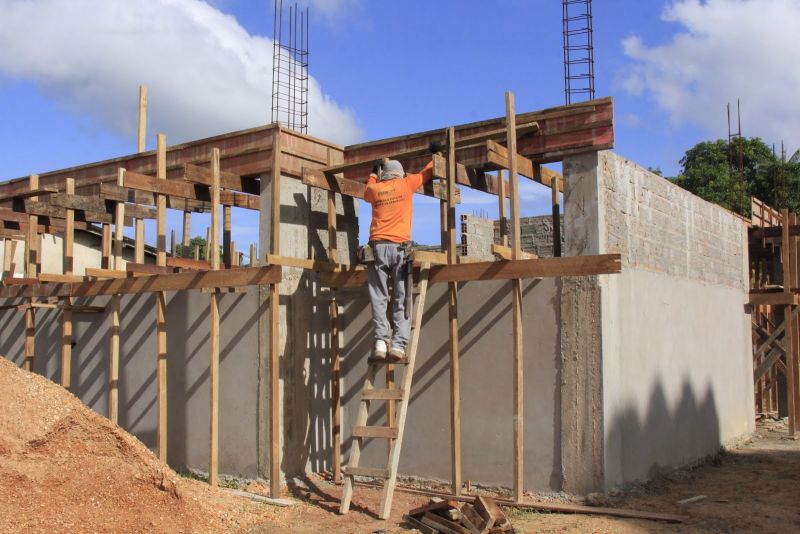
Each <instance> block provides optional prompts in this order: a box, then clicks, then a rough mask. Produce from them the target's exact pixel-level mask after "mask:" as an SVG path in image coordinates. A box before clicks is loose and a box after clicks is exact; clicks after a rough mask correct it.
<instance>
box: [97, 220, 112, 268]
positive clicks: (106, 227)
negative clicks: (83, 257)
mask: <svg viewBox="0 0 800 534" xmlns="http://www.w3.org/2000/svg"><path fill="white" fill-rule="evenodd" d="M100 250H101V254H102V256H101V258H100V266H101V267H102V268H103V269H110V268H111V225H110V224H103V237H102V240H101V241H100Z"/></svg>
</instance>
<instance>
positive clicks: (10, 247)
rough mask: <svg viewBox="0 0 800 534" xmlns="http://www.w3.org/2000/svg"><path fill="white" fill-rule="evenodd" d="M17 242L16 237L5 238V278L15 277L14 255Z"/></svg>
mask: <svg viewBox="0 0 800 534" xmlns="http://www.w3.org/2000/svg"><path fill="white" fill-rule="evenodd" d="M16 252H17V242H16V241H15V240H14V239H3V280H5V279H6V278H13V277H14V269H13V265H14V255H15V254H16Z"/></svg>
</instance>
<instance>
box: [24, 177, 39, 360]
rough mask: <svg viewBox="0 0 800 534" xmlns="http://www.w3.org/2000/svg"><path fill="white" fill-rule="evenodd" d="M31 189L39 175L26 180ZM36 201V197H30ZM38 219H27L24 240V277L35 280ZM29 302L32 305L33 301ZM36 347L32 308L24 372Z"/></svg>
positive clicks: (27, 322) (28, 314)
mask: <svg viewBox="0 0 800 534" xmlns="http://www.w3.org/2000/svg"><path fill="white" fill-rule="evenodd" d="M28 183H29V186H30V188H31V189H38V188H39V175H38V174H32V175H31V177H30V178H29V180H28ZM32 199H33V200H38V197H32ZM38 251H39V218H38V217H37V216H36V215H31V216H29V217H28V235H27V237H26V239H25V276H27V277H28V278H36V275H37V274H38V268H37V265H38V263H39V261H38V258H39V254H38ZM29 302H30V303H31V304H33V302H34V299H30V300H29ZM35 346H36V315H35V312H34V308H33V306H29V307H28V309H26V310H25V362H24V363H23V364H22V367H23V369H25V370H26V371H33V354H34V352H35Z"/></svg>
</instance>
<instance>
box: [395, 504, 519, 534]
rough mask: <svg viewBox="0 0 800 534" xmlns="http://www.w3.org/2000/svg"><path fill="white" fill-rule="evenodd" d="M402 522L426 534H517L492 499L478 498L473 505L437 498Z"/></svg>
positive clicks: (405, 516)
mask: <svg viewBox="0 0 800 534" xmlns="http://www.w3.org/2000/svg"><path fill="white" fill-rule="evenodd" d="M403 520H404V521H406V522H407V523H408V524H409V525H411V526H413V527H415V528H417V529H418V530H419V531H420V532H423V534H435V533H437V532H442V533H444V534H499V533H501V532H503V533H509V532H514V527H513V526H512V525H511V521H509V520H508V517H506V515H505V514H504V513H503V511H502V510H501V509H500V507H499V506H497V502H496V501H495V500H494V499H493V498H491V497H484V496H480V495H479V496H478V497H475V499H474V500H473V502H467V503H461V502H457V501H445V500H443V499H439V498H437V497H434V498H432V499H431V501H430V503H428V504H426V505H424V506H420V507H419V508H415V509H413V510H410V511H409V512H408V513H407V514H406V515H404V516H403Z"/></svg>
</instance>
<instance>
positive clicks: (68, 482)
mask: <svg viewBox="0 0 800 534" xmlns="http://www.w3.org/2000/svg"><path fill="white" fill-rule="evenodd" d="M0 404H1V405H2V410H0V532H238V531H241V530H242V529H244V528H246V527H247V526H249V525H250V524H252V523H253V522H256V521H258V522H264V521H269V520H270V516H271V515H274V514H277V513H280V512H279V511H278V510H276V509H273V508H270V507H266V506H257V505H255V504H253V503H251V502H249V501H246V500H243V499H240V498H238V497H234V496H232V495H230V494H228V493H226V492H224V491H222V490H218V489H212V488H209V487H208V486H207V485H205V484H203V483H201V482H197V481H193V480H188V479H185V478H181V477H179V476H178V475H177V474H176V473H175V472H174V471H172V470H171V469H170V468H169V467H168V466H166V465H164V464H163V463H161V462H160V461H159V460H158V459H157V458H156V457H155V456H154V455H153V454H152V453H151V452H150V451H149V450H148V449H147V447H145V446H144V445H143V444H142V443H141V442H140V441H139V440H137V439H136V438H135V437H133V436H131V435H130V434H128V433H127V432H125V431H124V430H122V429H120V428H119V427H118V426H116V425H114V424H112V423H111V422H110V421H109V420H107V419H105V418H104V417H101V416H100V415H98V414H97V413H95V412H94V411H92V410H90V409H89V408H87V407H86V406H84V405H83V404H82V403H81V402H80V401H79V400H78V399H77V398H75V397H74V396H73V395H72V394H71V393H69V392H68V391H66V390H64V389H63V388H61V387H60V386H58V385H56V384H54V383H52V382H50V381H49V380H47V379H45V378H43V377H41V376H38V375H35V374H32V373H28V372H25V371H23V370H21V369H18V368H17V367H16V366H15V365H14V364H12V363H11V362H9V361H8V360H6V359H5V358H2V357H0ZM248 508H249V509H250V510H249V511H248Z"/></svg>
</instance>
